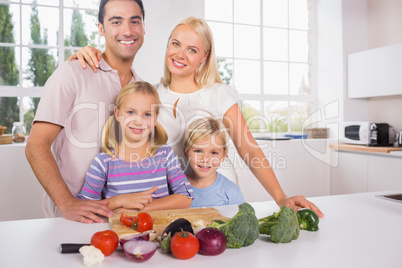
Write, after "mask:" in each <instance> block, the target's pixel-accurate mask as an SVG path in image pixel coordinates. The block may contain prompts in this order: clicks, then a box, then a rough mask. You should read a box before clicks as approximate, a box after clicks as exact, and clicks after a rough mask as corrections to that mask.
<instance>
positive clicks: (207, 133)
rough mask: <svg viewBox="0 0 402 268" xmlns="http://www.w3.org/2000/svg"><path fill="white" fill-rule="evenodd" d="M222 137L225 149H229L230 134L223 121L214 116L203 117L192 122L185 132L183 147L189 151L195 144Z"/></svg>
mask: <svg viewBox="0 0 402 268" xmlns="http://www.w3.org/2000/svg"><path fill="white" fill-rule="evenodd" d="M214 136H215V137H220V138H221V139H222V141H223V145H219V146H222V148H223V150H224V151H226V150H227V149H228V142H229V136H228V134H227V131H226V128H225V126H224V125H223V123H222V122H221V121H219V120H217V119H214V118H212V117H203V118H200V119H197V120H195V121H194V122H192V123H191V124H190V126H189V127H188V128H187V130H186V132H185V134H184V144H183V149H184V151H185V152H186V153H187V152H188V150H189V149H190V147H192V146H193V145H194V144H197V143H200V142H204V141H205V140H208V139H211V138H212V137H214Z"/></svg>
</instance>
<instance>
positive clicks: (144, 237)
mask: <svg viewBox="0 0 402 268" xmlns="http://www.w3.org/2000/svg"><path fill="white" fill-rule="evenodd" d="M131 240H137V241H138V240H145V241H149V233H140V234H134V235H130V236H127V237H124V238H122V239H120V246H121V247H123V245H124V244H125V243H126V242H128V241H131Z"/></svg>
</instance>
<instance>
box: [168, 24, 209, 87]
mask: <svg viewBox="0 0 402 268" xmlns="http://www.w3.org/2000/svg"><path fill="white" fill-rule="evenodd" d="M207 56H208V54H207V53H206V52H205V50H204V47H203V45H202V41H201V38H200V37H199V36H198V34H197V33H196V32H195V31H194V30H193V29H191V27H190V26H188V25H180V26H178V27H177V28H176V29H175V30H174V32H173V33H172V37H171V39H170V42H169V45H168V48H167V50H166V58H165V60H166V66H167V68H168V69H169V71H170V73H171V75H172V79H174V78H175V77H176V78H179V77H180V78H189V79H192V80H194V76H195V71H196V70H197V68H198V67H199V66H200V64H201V63H203V62H204V61H205V60H206V59H207Z"/></svg>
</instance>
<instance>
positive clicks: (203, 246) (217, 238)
mask: <svg viewBox="0 0 402 268" xmlns="http://www.w3.org/2000/svg"><path fill="white" fill-rule="evenodd" d="M196 237H197V238H198V241H199V242H200V249H199V251H198V252H199V253H201V254H204V255H208V256H215V255H219V254H221V253H222V252H224V251H225V249H226V244H227V240H226V236H225V235H224V233H223V232H222V231H221V230H219V229H217V228H213V227H207V228H204V229H202V230H201V231H199V232H198V233H197V236H196Z"/></svg>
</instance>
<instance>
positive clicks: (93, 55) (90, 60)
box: [68, 46, 102, 73]
mask: <svg viewBox="0 0 402 268" xmlns="http://www.w3.org/2000/svg"><path fill="white" fill-rule="evenodd" d="M101 58H102V52H101V51H100V50H98V49H96V48H94V47H91V46H86V47H83V48H81V49H80V50H78V51H77V52H75V53H74V54H73V55H71V56H70V58H69V59H68V60H69V61H72V60H75V59H78V61H79V62H80V64H81V66H82V68H83V69H85V68H87V64H89V66H90V67H91V68H92V70H93V71H94V72H95V73H96V72H97V71H98V68H99V61H100V60H101Z"/></svg>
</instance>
